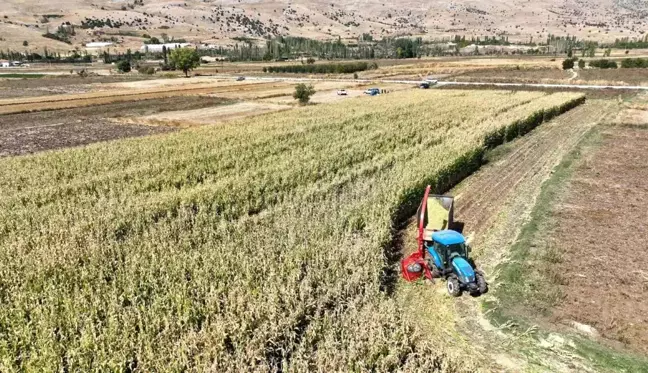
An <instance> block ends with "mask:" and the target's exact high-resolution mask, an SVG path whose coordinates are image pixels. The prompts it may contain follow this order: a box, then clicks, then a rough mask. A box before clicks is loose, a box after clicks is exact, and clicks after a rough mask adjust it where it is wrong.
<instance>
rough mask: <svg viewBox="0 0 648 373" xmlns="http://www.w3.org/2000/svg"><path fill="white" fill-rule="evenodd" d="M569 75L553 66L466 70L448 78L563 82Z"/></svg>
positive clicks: (464, 80)
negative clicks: (543, 67) (546, 67)
mask: <svg viewBox="0 0 648 373" xmlns="http://www.w3.org/2000/svg"><path fill="white" fill-rule="evenodd" d="M571 76H572V74H571V73H570V72H568V71H564V70H560V69H555V68H550V69H519V70H518V69H516V68H513V69H490V70H479V71H473V72H467V73H464V74H460V75H455V76H452V77H449V78H448V79H449V80H451V81H459V82H473V81H476V82H489V83H502V82H512V83H565V82H567V80H568V79H569V78H570V77H571Z"/></svg>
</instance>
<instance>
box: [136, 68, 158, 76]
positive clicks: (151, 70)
mask: <svg viewBox="0 0 648 373" xmlns="http://www.w3.org/2000/svg"><path fill="white" fill-rule="evenodd" d="M137 72H138V73H140V74H143V75H153V74H155V68H154V67H153V66H141V67H140V68H138V69H137Z"/></svg>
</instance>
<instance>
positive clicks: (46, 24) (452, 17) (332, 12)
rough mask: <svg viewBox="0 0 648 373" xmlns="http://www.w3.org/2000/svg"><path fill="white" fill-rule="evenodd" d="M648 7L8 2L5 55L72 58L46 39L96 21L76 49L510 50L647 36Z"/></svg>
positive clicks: (515, 1)
mask: <svg viewBox="0 0 648 373" xmlns="http://www.w3.org/2000/svg"><path fill="white" fill-rule="evenodd" d="M647 4H648V3H646V2H645V1H639V0H600V1H598V0H574V1H566V0H538V1H530V0H510V1H505V0H487V1H477V0H469V1H452V0H450V1H421V0H404V1H398V2H387V1H383V0H359V1H352V0H342V1H335V2H331V1H328V2H327V1H324V2H320V1H313V0H276V1H268V0H186V1H182V0H95V1H83V0H53V1H48V2H44V1H41V0H3V1H2V2H1V3H0V47H3V48H7V47H9V48H17V47H19V48H22V42H23V40H27V41H29V42H30V44H34V46H35V47H39V46H42V45H43V44H44V43H46V44H47V45H50V46H51V47H53V48H57V49H66V48H67V49H70V47H69V46H68V45H67V44H64V43H61V42H57V41H55V40H51V39H45V38H43V37H42V36H41V35H42V34H43V33H45V32H46V31H47V29H48V28H49V30H50V31H53V30H55V29H56V28H57V27H58V26H60V25H61V24H62V23H64V22H70V23H71V24H74V25H81V23H82V21H87V20H88V19H93V18H95V19H102V20H106V19H110V20H111V24H112V25H113V27H112V28H110V27H106V26H104V27H96V28H93V29H83V30H80V28H76V31H77V33H76V35H75V36H74V37H73V38H72V40H71V41H72V45H80V44H81V43H84V42H90V41H92V40H95V41H99V40H102V39H105V38H106V37H110V36H115V37H117V38H118V39H119V40H120V42H123V43H124V46H135V45H140V44H141V39H140V38H139V37H141V35H142V34H149V35H152V36H158V37H159V36H160V35H161V34H162V33H166V34H168V35H169V36H175V37H176V38H186V39H188V40H190V41H193V42H199V41H200V42H205V43H216V44H228V43H231V42H232V39H231V38H232V37H237V36H239V37H241V36H248V37H257V38H261V37H263V36H268V35H277V34H283V35H300V36H305V37H312V38H319V39H327V38H337V37H338V36H339V37H341V38H342V39H346V38H356V37H358V36H359V35H361V34H363V33H370V34H372V36H373V37H375V38H379V37H382V36H393V35H399V34H413V35H420V36H423V37H428V38H433V37H440V36H453V35H455V34H459V35H466V36H467V37H470V36H480V35H481V36H484V35H491V36H492V35H502V34H503V35H508V36H509V37H510V39H511V40H529V38H530V37H534V39H535V40H539V39H544V38H546V36H547V34H548V33H552V34H556V35H567V34H569V35H578V36H580V37H588V36H589V37H592V38H596V39H614V38H616V37H623V36H629V37H633V36H634V37H643V36H644V35H643V32H644V31H645V30H646V19H647V17H646V15H648V5H647ZM60 16H62V17H60ZM167 27H168V28H167ZM98 31H100V32H98ZM128 31H130V33H128V34H130V35H127V32H128ZM101 32H103V34H102V33H101ZM118 33H120V34H121V35H115V34H118ZM43 39H45V40H43Z"/></svg>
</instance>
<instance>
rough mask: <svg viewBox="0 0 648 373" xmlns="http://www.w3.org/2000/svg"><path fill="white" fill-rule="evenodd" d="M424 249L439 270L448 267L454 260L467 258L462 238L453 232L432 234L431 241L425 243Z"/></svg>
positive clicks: (465, 246) (466, 246) (466, 250)
mask: <svg viewBox="0 0 648 373" xmlns="http://www.w3.org/2000/svg"><path fill="white" fill-rule="evenodd" d="M425 247H426V250H427V251H428V253H429V254H430V256H431V257H432V259H433V261H434V265H435V266H436V267H437V268H439V269H444V268H446V267H448V263H450V262H452V260H453V259H455V258H468V245H467V244H466V239H465V238H464V236H463V235H462V234H461V233H459V232H455V231H453V230H449V229H447V230H443V231H436V232H434V233H432V241H431V242H425Z"/></svg>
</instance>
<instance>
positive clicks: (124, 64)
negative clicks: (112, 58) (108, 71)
mask: <svg viewBox="0 0 648 373" xmlns="http://www.w3.org/2000/svg"><path fill="white" fill-rule="evenodd" d="M117 71H119V72H120V73H129V72H130V71H131V64H130V61H128V60H121V61H119V62H118V63H117Z"/></svg>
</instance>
